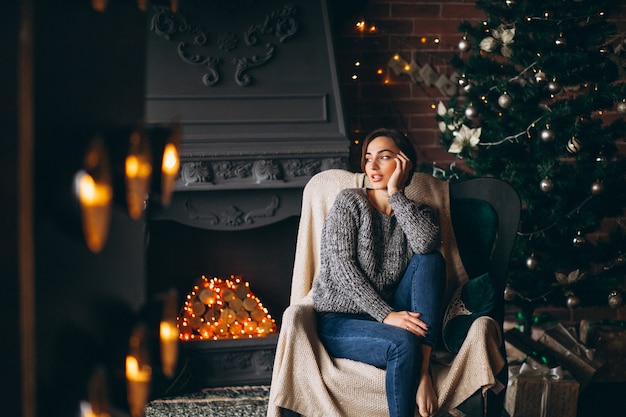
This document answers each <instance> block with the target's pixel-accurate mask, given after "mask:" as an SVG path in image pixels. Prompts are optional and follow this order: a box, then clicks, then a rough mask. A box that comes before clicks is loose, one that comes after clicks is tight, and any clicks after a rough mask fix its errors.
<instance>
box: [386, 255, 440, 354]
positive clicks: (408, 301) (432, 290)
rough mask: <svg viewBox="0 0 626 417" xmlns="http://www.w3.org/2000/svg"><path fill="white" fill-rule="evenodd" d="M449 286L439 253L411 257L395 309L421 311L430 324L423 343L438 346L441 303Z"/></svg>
mask: <svg viewBox="0 0 626 417" xmlns="http://www.w3.org/2000/svg"><path fill="white" fill-rule="evenodd" d="M445 285H446V264H445V261H444V259H443V256H441V254H440V253H439V252H432V253H428V254H425V255H420V254H416V255H414V256H413V258H411V262H409V266H408V267H407V269H406V272H405V274H404V277H403V278H402V281H400V285H399V286H398V288H397V290H396V293H395V296H394V301H393V306H392V307H393V308H394V309H395V310H397V311H413V312H415V313H421V317H420V319H421V320H422V321H424V322H426V324H428V328H429V330H428V334H427V335H426V337H425V338H424V340H423V343H425V344H427V345H429V346H432V347H435V346H436V344H437V339H438V338H439V336H440V333H441V322H442V319H443V311H442V302H443V292H444V289H445Z"/></svg>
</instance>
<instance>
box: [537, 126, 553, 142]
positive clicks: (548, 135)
mask: <svg viewBox="0 0 626 417" xmlns="http://www.w3.org/2000/svg"><path fill="white" fill-rule="evenodd" d="M539 137H540V138H541V140H542V141H544V142H550V141H552V140H554V132H553V131H552V129H549V128H547V127H546V128H545V129H543V130H542V131H541V133H539Z"/></svg>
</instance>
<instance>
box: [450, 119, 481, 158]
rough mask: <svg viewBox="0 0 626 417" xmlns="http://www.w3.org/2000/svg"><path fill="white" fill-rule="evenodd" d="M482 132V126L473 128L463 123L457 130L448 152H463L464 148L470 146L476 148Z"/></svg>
mask: <svg viewBox="0 0 626 417" xmlns="http://www.w3.org/2000/svg"><path fill="white" fill-rule="evenodd" d="M481 133H482V128H480V127H478V128H475V129H472V128H469V127H467V126H466V125H462V126H461V128H460V129H459V130H458V131H457V132H455V134H454V139H453V140H452V144H451V145H450V148H448V152H450V153H461V152H462V151H463V148H465V147H468V146H469V147H470V148H472V149H475V148H476V147H477V146H478V143H480V134H481Z"/></svg>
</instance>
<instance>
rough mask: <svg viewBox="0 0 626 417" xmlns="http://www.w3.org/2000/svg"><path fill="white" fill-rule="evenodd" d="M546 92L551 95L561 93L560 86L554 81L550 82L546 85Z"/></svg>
mask: <svg viewBox="0 0 626 417" xmlns="http://www.w3.org/2000/svg"><path fill="white" fill-rule="evenodd" d="M548 91H549V92H550V93H552V94H556V93H558V92H559V91H561V86H560V85H559V83H557V82H556V81H554V80H553V81H550V82H549V83H548Z"/></svg>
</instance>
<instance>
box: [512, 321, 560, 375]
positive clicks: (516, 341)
mask: <svg viewBox="0 0 626 417" xmlns="http://www.w3.org/2000/svg"><path fill="white" fill-rule="evenodd" d="M504 340H505V341H506V342H507V343H508V344H510V345H511V346H513V347H514V348H515V349H517V350H519V351H520V352H522V353H523V354H524V355H525V358H524V361H526V360H527V359H528V358H530V359H532V360H533V361H535V362H537V363H538V364H540V365H545V366H547V367H548V368H554V367H556V366H559V365H560V363H559V361H558V359H557V358H556V356H555V355H554V353H552V351H551V350H550V349H548V347H547V346H545V345H544V344H542V343H540V342H538V341H536V340H534V339H533V338H531V337H530V336H527V335H525V334H524V333H522V332H520V331H519V330H518V329H517V328H512V329H509V330H507V331H505V332H504Z"/></svg>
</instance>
